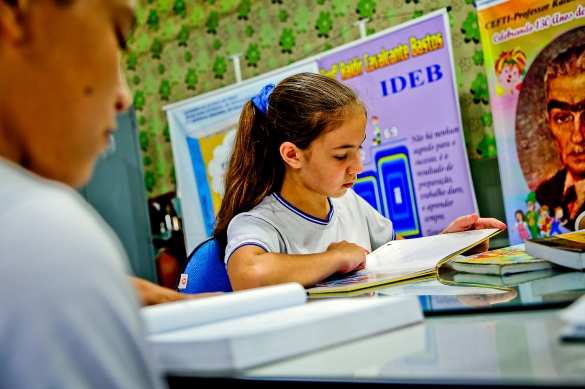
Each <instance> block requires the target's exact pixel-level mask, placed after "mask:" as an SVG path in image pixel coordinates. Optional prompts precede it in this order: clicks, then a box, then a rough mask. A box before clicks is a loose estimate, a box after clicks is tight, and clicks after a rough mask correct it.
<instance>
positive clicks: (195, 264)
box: [177, 237, 232, 294]
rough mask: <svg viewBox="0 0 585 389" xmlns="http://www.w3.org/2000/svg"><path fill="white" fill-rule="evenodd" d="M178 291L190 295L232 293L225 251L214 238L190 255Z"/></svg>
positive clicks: (184, 266) (182, 272)
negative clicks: (224, 257)
mask: <svg viewBox="0 0 585 389" xmlns="http://www.w3.org/2000/svg"><path fill="white" fill-rule="evenodd" d="M185 275H186V276H185ZM181 283H183V285H181ZM177 291H178V292H181V293H189V294H193V293H208V292H231V291H232V284H231V283H230V279H229V277H228V274H227V270H226V268H225V263H224V262H223V250H222V248H221V246H220V244H219V243H218V242H217V240H216V239H215V238H214V237H211V238H209V239H207V240H206V241H204V242H203V243H201V244H200V245H199V246H197V247H196V248H195V250H193V252H192V253H191V255H189V258H187V261H185V264H184V265H183V269H182V270H181V275H180V276H179V281H178V282H177Z"/></svg>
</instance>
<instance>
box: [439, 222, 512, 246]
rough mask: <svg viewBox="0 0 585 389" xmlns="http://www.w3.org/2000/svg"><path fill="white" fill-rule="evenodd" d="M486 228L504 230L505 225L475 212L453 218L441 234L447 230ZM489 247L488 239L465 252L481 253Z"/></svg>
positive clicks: (447, 231)
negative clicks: (481, 216)
mask: <svg viewBox="0 0 585 389" xmlns="http://www.w3.org/2000/svg"><path fill="white" fill-rule="evenodd" d="M486 228H499V229H500V230H505V229H506V225H505V224H504V223H502V222H501V221H499V220H498V219H494V218H480V217H479V215H478V214H477V213H472V214H471V215H466V216H461V217H458V218H457V219H455V220H454V221H453V222H452V223H451V224H449V225H448V226H447V228H445V230H444V231H443V232H441V234H446V233H449V232H459V231H469V230H484V229H486ZM489 247H490V242H489V240H486V241H485V242H483V243H481V244H479V245H477V246H475V247H474V248H472V249H471V250H469V251H468V252H467V253H481V252H484V251H486V250H487V249H488V248H489Z"/></svg>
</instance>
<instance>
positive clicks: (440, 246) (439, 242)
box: [366, 228, 498, 270]
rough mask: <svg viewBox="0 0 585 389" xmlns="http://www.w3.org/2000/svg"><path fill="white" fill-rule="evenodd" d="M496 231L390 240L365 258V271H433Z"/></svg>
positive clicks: (488, 230)
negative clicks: (443, 262) (440, 263)
mask: <svg viewBox="0 0 585 389" xmlns="http://www.w3.org/2000/svg"><path fill="white" fill-rule="evenodd" d="M497 231H498V229H497V228H488V229H485V230H472V231H463V232H456V233H450V234H441V235H434V236H427V237H424V238H416V239H410V240H408V239H407V240H394V241H391V242H388V243H386V244H385V245H383V246H381V247H380V248H378V249H377V250H375V251H374V252H372V253H370V254H368V255H367V257H366V269H367V270H384V269H390V268H391V269H393V270H398V269H402V270H407V269H408V270H410V269H422V268H435V266H436V265H437V264H438V263H439V262H441V261H442V260H443V259H445V258H447V257H450V256H452V255H453V254H455V253H459V252H460V251H464V250H466V249H467V248H469V247H472V246H475V245H476V244H478V243H479V242H482V241H484V240H485V239H487V238H488V237H490V236H491V235H493V234H494V233H496V232H497Z"/></svg>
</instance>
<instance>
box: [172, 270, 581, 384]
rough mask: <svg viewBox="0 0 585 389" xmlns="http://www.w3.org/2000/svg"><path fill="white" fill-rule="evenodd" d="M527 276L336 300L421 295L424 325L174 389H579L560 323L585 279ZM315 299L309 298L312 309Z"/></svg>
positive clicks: (445, 275)
mask: <svg viewBox="0 0 585 389" xmlns="http://www.w3.org/2000/svg"><path fill="white" fill-rule="evenodd" d="M533 273H534V274H530V275H526V276H525V277H524V278H516V279H513V280H512V279H509V278H506V279H501V280H485V279H484V280H482V281H484V283H483V284H482V283H479V282H472V283H470V282H469V281H470V280H469V279H467V278H465V277H463V278H462V277H458V275H460V274H462V273H457V272H455V271H453V269H451V268H450V267H448V266H447V267H442V268H441V269H440V272H439V275H438V276H437V277H431V278H427V279H421V280H417V281H414V282H407V283H402V284H395V285H386V286H380V287H378V288H377V289H374V290H370V291H368V292H365V293H358V294H355V295H352V296H351V297H347V296H339V297H342V298H352V299H356V298H357V299H370V298H387V297H389V296H395V295H402V296H404V295H414V296H418V299H419V301H420V302H421V306H422V308H423V310H424V313H425V316H426V318H425V321H424V322H423V323H421V324H417V325H413V326H408V327H405V328H401V329H397V330H393V331H389V332H386V333H382V334H378V335H374V336H370V337H367V338H364V339H360V340H356V341H352V342H348V343H345V344H341V345H338V346H334V347H329V348H326V349H322V350H317V351H315V352H311V353H308V354H304V355H300V356H297V357H292V358H289V359H285V360H282V361H276V362H274V363H271V364H267V365H264V366H259V367H257V368H253V369H247V370H244V371H239V372H232V373H229V374H227V375H225V376H223V377H202V376H197V375H195V376H191V377H189V375H188V374H187V375H182V376H180V377H170V380H169V383H170V386H171V388H178V387H192V386H193V385H195V384H197V385H198V386H201V385H203V386H214V387H215V386H217V385H219V384H220V383H224V381H225V382H226V383H227V384H228V385H229V384H242V383H244V382H241V380H243V381H248V380H249V381H250V382H249V383H250V384H252V385H254V386H257V387H261V386H262V385H264V386H265V387H268V386H270V387H273V386H274V385H275V384H277V385H279V386H282V385H286V384H287V383H288V384H290V385H298V384H299V383H301V384H302V385H305V386H306V385H311V384H312V385H314V386H317V385H319V387H320V388H323V386H324V385H325V386H327V384H329V385H330V386H331V387H332V386H334V385H339V383H359V384H363V383H392V384H398V385H403V386H405V387H411V386H412V385H420V384H425V385H427V384H431V385H436V386H441V387H447V386H450V385H482V386H493V385H496V386H502V385H504V386H515V385H523V386H526V385H528V386H539V387H540V386H577V387H585V343H567V342H563V341H561V340H560V334H561V331H562V329H563V328H564V326H565V323H563V322H562V321H561V320H560V319H559V318H558V313H559V311H560V308H561V307H564V306H567V305H569V304H570V303H571V302H573V301H574V300H576V299H577V298H579V297H580V296H582V295H583V294H585V273H584V272H578V271H561V270H558V269H554V270H553V271H543V272H541V273H538V274H536V273H537V272H533ZM499 278H502V277H499ZM463 281H465V282H463ZM472 281H473V280H472ZM475 281H477V280H475ZM486 281H493V282H505V284H504V285H501V284H498V285H493V284H491V285H488V284H486V283H485V282H486ZM319 299H320V298H309V303H312V302H314V301H318V300H319ZM232 380H235V381H232ZM295 387H296V386H295Z"/></svg>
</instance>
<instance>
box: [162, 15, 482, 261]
mask: <svg viewBox="0 0 585 389" xmlns="http://www.w3.org/2000/svg"><path fill="white" fill-rule="evenodd" d="M452 58H453V56H452V50H451V38H450V32H449V24H448V17H447V12H446V11H445V10H440V11H436V12H433V13H431V14H428V15H426V16H423V17H421V18H418V19H416V20H413V21H411V22H408V23H405V24H402V25H400V26H397V27H394V28H391V29H388V30H385V31H381V32H379V33H377V34H374V35H371V36H369V37H367V38H364V39H361V40H359V41H356V42H352V43H349V44H347V45H344V46H341V47H339V48H336V49H334V50H330V51H327V52H325V53H322V54H319V55H316V56H313V57H310V58H307V59H305V60H303V61H300V62H298V63H295V64H292V65H289V66H287V67H284V68H282V69H278V70H275V71H273V72H270V73H267V74H265V75H261V76H258V77H254V78H252V79H250V80H246V81H244V82H242V83H241V84H236V85H232V86H229V87H226V88H223V89H220V90H217V91H214V92H210V93H207V94H205V95H201V96H197V97H195V98H192V99H188V100H185V101H182V102H178V103H175V104H171V105H168V106H166V107H164V109H165V110H166V112H167V117H168V120H169V127H170V132H171V142H172V148H173V158H174V161H175V170H176V175H177V192H178V196H179V197H180V199H181V204H182V209H183V222H184V228H185V236H186V242H187V250H188V251H191V250H193V249H194V248H195V247H196V246H197V245H198V244H199V243H200V242H201V241H203V240H204V239H206V238H207V237H208V236H210V234H211V232H212V228H213V222H214V220H215V215H216V213H217V211H218V210H219V205H220V203H221V195H222V182H223V175H224V172H225V167H226V164H227V161H228V158H229V156H230V154H231V147H232V145H231V143H232V140H233V139H234V135H235V131H236V127H237V121H238V118H239V114H240V111H241V109H242V107H243V105H244V103H245V102H246V101H248V100H249V99H250V98H251V97H252V96H254V95H255V94H257V93H258V92H259V91H260V89H261V88H262V87H263V86H264V85H265V84H267V83H269V82H272V83H278V82H279V81H280V80H282V79H283V78H285V77H288V76H290V75H293V74H297V73H300V72H321V73H322V74H326V75H328V76H330V77H336V78H337V79H338V80H340V81H342V82H345V83H347V84H349V85H352V86H353V87H354V88H355V89H356V90H357V91H358V93H359V95H360V97H361V98H362V99H363V100H364V102H365V103H366V105H367V106H368V110H369V113H370V116H369V122H368V124H367V128H366V133H367V136H366V140H365V141H364V144H363V153H362V161H363V163H364V168H365V170H364V172H363V173H362V174H360V175H359V176H358V180H357V182H356V184H355V186H354V190H355V191H356V192H357V193H358V194H359V195H360V196H362V197H364V198H365V199H366V200H367V201H368V202H369V203H370V204H371V205H372V206H373V207H374V208H376V209H377V210H378V211H379V212H380V213H381V214H382V215H384V216H386V217H389V218H390V219H392V221H393V222H394V226H395V229H396V231H397V232H398V233H400V234H402V235H403V236H405V237H417V236H426V235H433V234H436V233H439V232H441V231H442V230H443V229H444V228H445V227H447V225H448V224H449V223H450V222H451V221H452V220H454V219H455V218H456V217H458V216H461V215H463V214H466V213H472V212H476V210H477V206H476V204H475V195H474V191H473V186H472V182H471V177H470V174H469V164H468V160H467V151H466V148H465V142H464V138H463V131H462V126H461V119H460V112H459V102H458V97H457V93H456V87H455V80H454V71H453V69H454V67H453V60H452Z"/></svg>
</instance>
